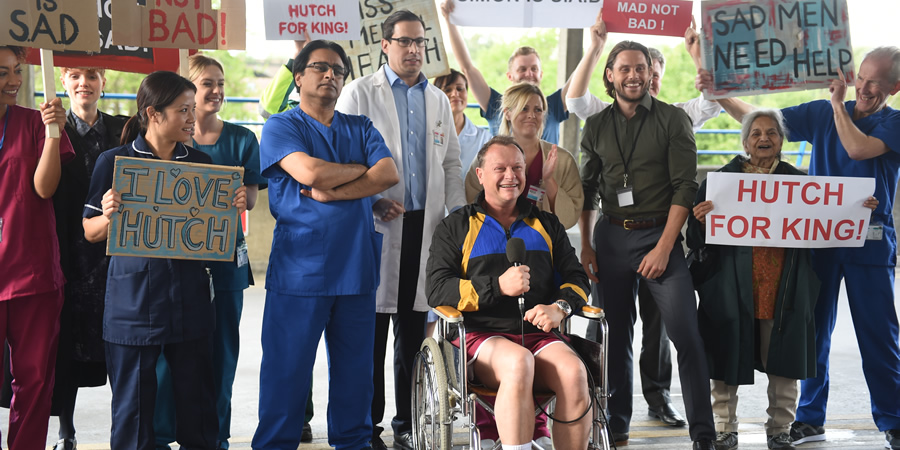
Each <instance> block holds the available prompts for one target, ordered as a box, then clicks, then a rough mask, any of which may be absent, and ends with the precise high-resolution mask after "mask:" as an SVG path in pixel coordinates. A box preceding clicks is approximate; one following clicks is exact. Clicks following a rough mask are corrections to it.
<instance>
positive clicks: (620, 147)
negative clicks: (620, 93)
mask: <svg viewBox="0 0 900 450" xmlns="http://www.w3.org/2000/svg"><path fill="white" fill-rule="evenodd" d="M612 109H613V110H612V114H613V131H614V132H615V134H616V148H617V149H619V156H620V157H622V164H623V165H624V166H625V181H624V182H623V183H622V187H628V172H630V170H628V165H629V164H631V158H633V157H634V150H635V149H636V148H637V140H638V136H640V135H641V130H642V129H643V128H644V122H646V121H647V115H648V114H649V112H645V113H644V117H643V118H642V119H641V124H640V125H639V126H638V130H637V134H635V135H634V142H633V143H632V145H631V153H630V154H629V155H628V160H627V161H626V160H625V153H624V152H623V151H622V144H621V143H620V142H619V126H618V124H617V123H616V108H615V105H613V106H612ZM625 126H626V128H627V127H628V122H627V119H626V125H625Z"/></svg>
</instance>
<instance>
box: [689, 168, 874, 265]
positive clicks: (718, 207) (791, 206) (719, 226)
mask: <svg viewBox="0 0 900 450" xmlns="http://www.w3.org/2000/svg"><path fill="white" fill-rule="evenodd" d="M706 183H707V190H706V199H707V200H712V202H713V210H712V212H710V213H709V214H707V216H706V243H707V244H721V245H738V246H750V247H795V248H823V247H862V246H863V245H864V244H865V242H866V233H867V231H868V226H869V216H870V215H871V212H872V211H871V210H870V209H869V208H866V207H864V206H863V202H864V201H865V200H866V199H867V198H869V196H870V195H872V193H873V192H875V179H874V178H855V177H805V176H796V175H759V174H743V173H722V172H712V173H710V174H709V175H708V177H707V182H706Z"/></svg>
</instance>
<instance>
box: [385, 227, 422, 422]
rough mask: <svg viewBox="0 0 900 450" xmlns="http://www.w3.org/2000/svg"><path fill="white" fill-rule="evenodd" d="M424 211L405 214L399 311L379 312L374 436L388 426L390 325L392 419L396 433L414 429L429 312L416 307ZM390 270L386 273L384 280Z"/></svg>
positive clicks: (401, 249) (398, 299) (401, 252)
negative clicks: (419, 358)
mask: <svg viewBox="0 0 900 450" xmlns="http://www.w3.org/2000/svg"><path fill="white" fill-rule="evenodd" d="M424 224H425V212H424V211H410V212H407V213H406V214H404V215H403V241H402V244H401V247H400V279H399V283H400V284H399V290H398V293H397V312H396V313H394V314H385V313H377V314H375V352H374V364H375V374H374V380H373V381H374V383H375V397H373V398H372V424H373V425H375V428H374V429H373V434H374V436H380V435H381V432H382V431H384V428H383V427H381V426H378V424H379V423H380V422H381V420H382V419H383V418H384V405H385V398H384V360H385V356H386V353H387V336H388V325H389V324H391V323H393V328H394V404H395V406H396V408H397V415H396V416H394V418H393V419H392V420H391V428H393V429H394V434H402V433H406V432H409V431H411V430H412V372H413V361H414V360H415V357H416V353H418V351H419V347H420V346H421V345H422V341H423V340H425V322H426V320H427V318H428V313H427V312H417V311H413V305H415V303H416V287H417V284H418V281H419V260H420V255H421V252H422V229H423V227H424ZM387 275H388V274H382V281H383V280H384V278H385V277H386V276H387Z"/></svg>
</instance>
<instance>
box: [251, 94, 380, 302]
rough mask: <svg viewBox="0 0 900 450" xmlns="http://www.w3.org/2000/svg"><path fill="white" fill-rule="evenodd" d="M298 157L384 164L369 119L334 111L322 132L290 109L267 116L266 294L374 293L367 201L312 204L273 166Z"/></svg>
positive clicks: (374, 248)
mask: <svg viewBox="0 0 900 450" xmlns="http://www.w3.org/2000/svg"><path fill="white" fill-rule="evenodd" d="M294 152H303V153H306V154H307V155H309V156H312V157H314V158H319V159H321V160H323V161H328V162H333V163H339V164H350V163H356V164H362V165H365V166H366V167H372V166H373V165H375V163H377V162H378V161H380V160H381V159H384V158H391V152H390V149H388V147H387V145H386V144H385V143H384V139H383V138H382V137H381V134H380V133H379V132H378V130H376V129H375V127H374V126H373V125H372V121H370V120H369V119H368V118H366V117H364V116H351V115H345V114H342V113H340V112H337V111H335V113H334V119H333V120H332V122H331V126H330V127H327V126H325V125H323V124H321V123H320V122H318V121H317V120H315V119H313V118H312V117H310V116H308V115H307V114H306V113H304V112H303V111H302V110H301V109H300V108H294V109H292V110H290V111H286V112H283V113H280V114H275V115H273V116H272V117H270V118H269V120H268V121H267V122H266V124H265V125H264V126H263V132H262V138H261V142H260V167H261V169H262V175H263V176H264V177H266V178H268V179H269V209H270V210H271V212H272V216H274V217H275V232H274V236H273V239H272V252H271V254H270V256H269V268H268V271H267V273H266V289H268V290H271V291H275V292H278V293H282V294H289V295H295V296H296V295H303V296H326V295H360V294H369V293H372V292H374V291H375V289H376V288H377V287H378V281H379V279H378V275H379V269H380V264H381V234H380V233H378V232H376V231H375V221H374V218H373V215H372V203H373V200H372V198H371V197H368V198H363V199H357V200H344V201H334V202H328V203H320V202H318V201H316V200H313V199H311V198H308V197H306V196H304V195H303V194H301V193H300V190H301V189H306V188H307V186H304V185H301V184H300V183H299V182H297V181H296V180H295V179H294V178H292V177H291V176H290V175H289V174H288V173H287V172H285V171H284V170H283V169H282V168H281V167H280V166H279V165H278V162H279V161H281V160H282V159H284V157H285V156H287V155H289V154H291V153H294Z"/></svg>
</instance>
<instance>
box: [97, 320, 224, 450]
mask: <svg viewBox="0 0 900 450" xmlns="http://www.w3.org/2000/svg"><path fill="white" fill-rule="evenodd" d="M160 352H162V353H164V354H165V356H166V361H167V362H168V363H169V370H170V371H171V374H172V391H173V393H174V394H175V396H174V400H175V422H176V427H175V440H176V441H178V443H179V444H180V445H181V448H183V449H192V450H193V449H210V450H212V449H215V448H216V435H217V433H218V432H219V421H218V419H217V418H216V399H215V390H214V387H213V370H212V336H209V337H205V338H201V339H195V340H191V341H186V342H179V343H175V344H166V345H120V344H113V343H111V342H107V343H106V366H107V368H108V370H109V385H110V388H112V433H111V435H110V441H109V443H110V446H111V448H115V449H129V450H130V449H143V450H152V449H153V448H154V447H155V444H156V442H155V441H156V439H155V433H154V430H153V413H154V409H155V404H156V363H157V361H158V360H159V355H160Z"/></svg>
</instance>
